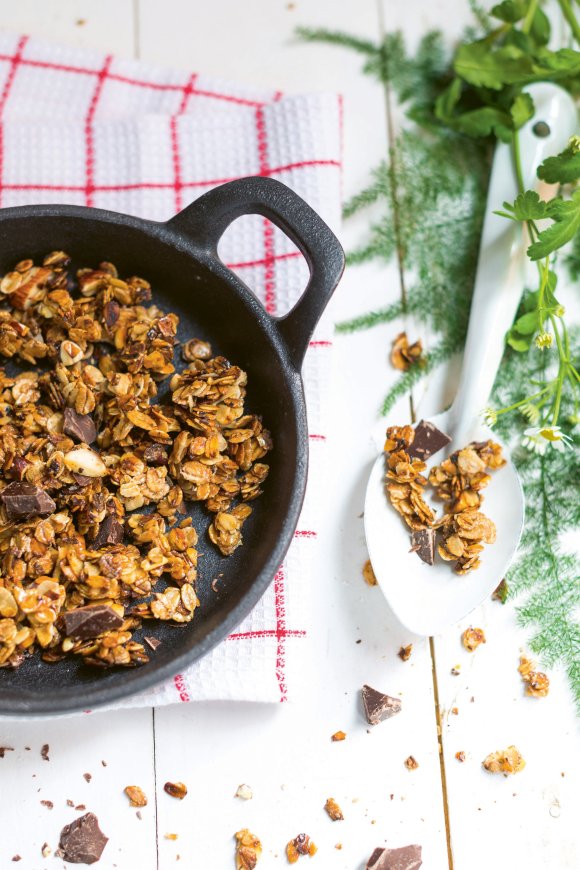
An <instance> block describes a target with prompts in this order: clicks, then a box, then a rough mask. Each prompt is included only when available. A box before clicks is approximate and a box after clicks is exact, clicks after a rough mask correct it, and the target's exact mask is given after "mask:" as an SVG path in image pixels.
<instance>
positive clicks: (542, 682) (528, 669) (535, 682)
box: [518, 656, 550, 698]
mask: <svg viewBox="0 0 580 870" xmlns="http://www.w3.org/2000/svg"><path fill="white" fill-rule="evenodd" d="M518 671H519V672H520V674H521V675H522V680H523V681H524V683H525V684H526V695H529V696H530V698H545V697H546V695H547V694H548V692H549V691H550V680H549V678H548V676H547V674H544V673H542V672H541V671H536V670H535V665H534V663H533V662H531V661H530V660H529V659H527V658H526V657H525V656H520V665H519V668H518Z"/></svg>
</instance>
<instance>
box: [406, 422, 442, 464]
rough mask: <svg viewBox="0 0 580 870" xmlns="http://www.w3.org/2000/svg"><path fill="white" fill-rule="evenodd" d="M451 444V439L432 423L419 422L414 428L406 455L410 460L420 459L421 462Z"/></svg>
mask: <svg viewBox="0 0 580 870" xmlns="http://www.w3.org/2000/svg"><path fill="white" fill-rule="evenodd" d="M450 443H451V438H450V437H449V435H446V434H445V432H441V431H440V430H439V429H437V427H436V426H434V425H433V423H429V422H428V421H426V420H421V422H420V423H419V424H418V426H416V427H415V438H414V439H413V443H412V444H411V446H410V447H408V448H407V453H408V454H409V456H410V457H411V459H421V460H422V461H423V462H424V461H425V460H426V459H429V457H430V456H433V454H434V453H437V452H438V451H439V450H442V449H443V447H446V446H447V445H448V444H450Z"/></svg>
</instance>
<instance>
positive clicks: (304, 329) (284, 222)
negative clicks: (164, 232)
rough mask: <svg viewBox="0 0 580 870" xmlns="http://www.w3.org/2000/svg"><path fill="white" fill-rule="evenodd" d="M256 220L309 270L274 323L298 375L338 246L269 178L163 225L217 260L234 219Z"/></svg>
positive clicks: (337, 273) (330, 287) (340, 266)
mask: <svg viewBox="0 0 580 870" xmlns="http://www.w3.org/2000/svg"><path fill="white" fill-rule="evenodd" d="M245 214H261V215H263V216H264V217H267V218H269V220H271V221H272V222H273V223H274V224H276V226H277V227H279V228H280V229H281V230H283V232H285V233H286V235H287V236H289V238H290V239H292V241H293V242H294V244H295V245H296V246H297V247H298V248H299V249H300V251H301V252H302V254H303V255H304V258H305V259H306V262H307V263H308V268H309V270H310V278H309V280H308V284H307V286H306V289H305V290H304V292H303V294H302V296H301V297H300V299H299V300H298V302H297V303H296V304H295V305H294V308H292V310H291V311H289V312H288V314H285V315H284V317H280V318H273V319H274V320H275V323H276V326H277V328H278V331H279V332H280V334H281V336H282V339H283V340H284V343H285V344H286V347H287V348H288V353H289V355H290V358H291V360H292V362H293V363H294V365H295V367H296V368H297V369H300V367H301V365H302V360H303V359H304V354H305V353H306V348H307V347H308V342H309V341H310V337H311V335H312V333H313V331H314V327H315V326H316V324H317V323H318V320H319V319H320V316H321V314H322V312H323V311H324V309H325V307H326V305H327V303H328V301H329V299H330V297H331V296H332V294H333V293H334V290H335V288H336V286H337V284H338V282H339V280H340V277H341V275H342V272H343V270H344V252H343V250H342V247H341V245H340V242H339V241H338V239H337V238H336V236H335V235H334V233H333V232H332V230H330V229H329V227H328V226H327V225H326V224H325V223H324V221H323V220H322V218H321V217H319V216H318V215H317V214H316V212H315V211H314V210H313V209H312V208H310V206H309V205H308V204H307V203H306V202H304V200H303V199H302V198H301V197H299V196H298V194H296V193H294V191H293V190H291V189H290V188H289V187H286V185H285V184H282V183H281V182H279V181H276V180H275V179H273V178H261V177H250V178H240V179H239V180H238V181H230V182H228V183H227V184H222V185H221V186H220V187H215V188H214V189H213V190H210V191H208V192H207V193H205V194H204V195H203V196H201V197H200V198H199V199H197V200H196V201H195V202H193V203H192V204H191V205H189V206H187V208H185V209H183V211H180V212H179V214H177V215H175V217H174V218H172V219H171V220H170V221H169V222H168V226H169V227H171V228H172V229H174V230H178V231H179V232H180V233H183V234H184V235H186V236H188V237H189V238H192V239H194V240H195V241H196V242H197V243H198V245H200V246H201V247H202V248H203V249H204V250H205V251H206V252H207V253H208V254H210V255H212V256H215V257H217V246H218V242H219V240H220V238H221V237H222V235H223V233H224V232H225V230H226V229H227V228H228V226H229V225H230V224H231V223H232V221H234V220H235V219H236V218H238V217H241V215H245Z"/></svg>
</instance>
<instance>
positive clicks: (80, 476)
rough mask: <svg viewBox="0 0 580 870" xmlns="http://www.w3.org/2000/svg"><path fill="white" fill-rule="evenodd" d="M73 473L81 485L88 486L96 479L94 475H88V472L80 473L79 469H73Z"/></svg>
mask: <svg viewBox="0 0 580 870" xmlns="http://www.w3.org/2000/svg"><path fill="white" fill-rule="evenodd" d="M71 474H72V476H73V477H74V479H75V481H76V482H77V484H78V485H79V486H88V485H89V483H92V482H93V480H94V479H95V478H94V477H87V475H86V474H79V473H78V471H71Z"/></svg>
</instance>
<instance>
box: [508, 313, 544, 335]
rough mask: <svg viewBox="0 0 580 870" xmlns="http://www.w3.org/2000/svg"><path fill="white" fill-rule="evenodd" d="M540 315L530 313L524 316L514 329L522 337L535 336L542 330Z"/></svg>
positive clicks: (518, 320)
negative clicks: (535, 333)
mask: <svg viewBox="0 0 580 870" xmlns="http://www.w3.org/2000/svg"><path fill="white" fill-rule="evenodd" d="M540 325H541V324H540V313H539V311H538V310H537V309H536V311H529V312H528V313H527V314H522V316H521V317H518V319H517V320H516V322H515V323H514V328H515V329H516V330H517V331H518V332H519V333H520V335H533V334H534V332H536V331H537V330H538V329H539V328H540Z"/></svg>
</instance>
